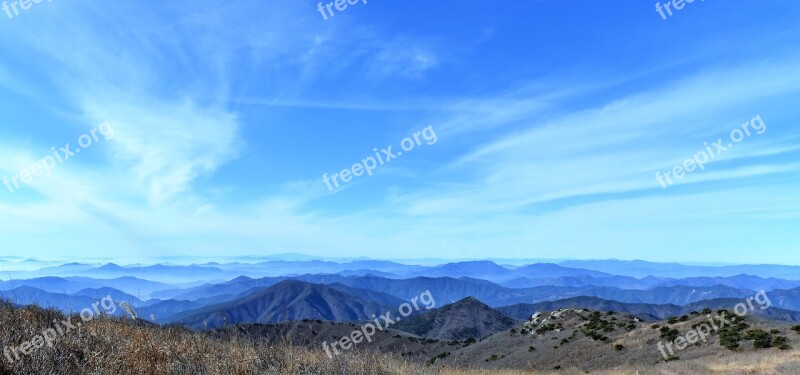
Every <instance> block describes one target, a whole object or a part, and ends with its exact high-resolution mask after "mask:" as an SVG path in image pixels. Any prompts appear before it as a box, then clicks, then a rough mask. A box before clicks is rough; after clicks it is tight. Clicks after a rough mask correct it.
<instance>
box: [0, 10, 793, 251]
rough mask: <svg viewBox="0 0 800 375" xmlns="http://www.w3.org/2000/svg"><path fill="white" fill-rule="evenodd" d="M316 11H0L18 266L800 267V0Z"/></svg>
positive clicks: (3, 120) (0, 138) (7, 187)
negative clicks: (663, 7)
mask: <svg viewBox="0 0 800 375" xmlns="http://www.w3.org/2000/svg"><path fill="white" fill-rule="evenodd" d="M9 5H11V3H9ZM16 6H17V7H18V6H19V5H18V4H17V5H16ZM324 6H325V4H324V3H323V4H322V8H323V9H322V11H320V10H319V9H318V3H317V2H313V1H305V0H301V1H297V0H293V1H288V0H287V1H284V0H267V1H236V2H232V1H205V0H204V1H188V0H186V1H170V2H147V3H145V2H141V1H130V0H120V1H114V2H109V3H105V2H104V3H102V4H101V3H100V2H96V1H77V0H75V1H73V0H71V1H62V0H54V1H42V2H40V3H38V4H33V5H32V6H30V7H29V9H27V10H25V9H17V10H18V14H15V13H14V10H13V9H14V8H13V7H10V8H9V11H7V12H6V11H0V40H2V48H0V113H1V114H2V116H0V177H3V183H4V185H3V186H0V238H2V239H3V243H2V245H0V247H2V250H1V251H0V254H2V255H4V256H21V257H36V258H41V259H80V258H92V257H106V258H112V259H117V258H118V259H150V258H158V257H169V256H182V257H189V258H191V257H198V259H199V258H201V257H202V258H208V257H212V258H213V257H215V256H220V257H221V256H226V257H231V256H233V257H236V256H254V255H270V254H279V253H290V252H291V253H302V254H308V255H312V256H319V257H370V258H378V259H412V258H427V257H437V258H459V259H462V258H474V259H483V258H545V259H547V258H558V259H565V258H572V259H606V258H619V259H644V260H651V261H683V262H725V263H780V264H800V259H798V256H797V251H798V250H799V249H800V230H798V229H800V194H798V192H800V174H798V171H800V158H799V156H800V142H798V141H799V140H800V124H799V123H798V119H799V118H800V107H799V106H797V103H798V98H800V52H798V50H797V47H796V46H797V45H798V43H800V24H798V23H797V19H798V13H799V12H800V3H797V2H796V1H790V0H773V1H769V2H760V1H737V0H734V1H724V2H723V1H719V0H709V1H703V2H694V3H691V4H686V5H685V7H684V8H683V9H681V10H673V15H672V16H669V15H668V14H666V15H665V17H662V16H661V15H660V13H658V11H657V10H656V7H655V4H654V3H653V2H647V1H636V2H597V1H583V0H571V1H555V0H552V1H547V0H540V1H510V0H503V1H498V2H485V1H482V2H478V1H465V2H456V1H442V2H424V1H404V2H396V1H385V0H369V1H367V2H363V1H361V2H356V3H355V4H353V5H348V7H347V8H345V9H344V10H338V9H337V8H336V7H335V5H334V7H333V8H331V11H332V12H333V14H334V15H331V13H330V12H328V11H327V10H325V9H324ZM323 13H324V16H323ZM736 129H740V130H736ZM745 129H746V131H747V133H746V134H745ZM732 132H733V133H735V134H734V137H736V138H737V140H738V141H739V142H736V143H735V144H734V142H732V141H731V138H730V136H731V134H732ZM415 134H416V137H417V140H415V139H414V137H415ZM748 134H749V135H748ZM406 138H408V139H407V140H406ZM719 139H721V140H722V143H719V142H718V140H719ZM715 143H718V144H719V145H720V146H721V147H723V148H725V149H726V151H724V152H722V151H717V150H721V149H717V148H716V147H717V146H714V144H715ZM67 144H69V147H68V148H67V149H62V148H64V147H65V146H66V145H67ZM729 144H730V147H729V146H728V145H729ZM403 145H405V146H407V148H408V149H407V150H406V149H403V148H401V147H402V146H403ZM83 146H86V147H83ZM388 146H392V147H393V149H392V150H387V151H389V153H391V154H393V155H394V156H395V157H393V158H391V159H390V160H388V161H385V162H384V165H380V163H378V165H376V166H375V167H374V168H369V169H370V173H371V175H368V174H366V173H365V171H366V169H367V168H364V166H366V165H368V164H370V163H371V162H370V160H369V159H368V158H373V160H375V159H377V158H378V156H376V155H379V156H380V157H381V158H383V157H384V155H386V157H387V158H389V156H388V154H384V153H383V151H382V150H384V149H387V147H388ZM77 150H80V152H77ZM398 151H400V152H402V155H399V156H397V154H398ZM717 152H719V155H716V153H717ZM701 153H705V154H706V156H707V157H708V161H707V162H704V163H703V167H702V169H701V168H699V166H698V165H697V162H695V163H694V164H692V163H689V164H686V165H685V168H686V169H685V170H684V171H688V170H689V169H692V171H688V172H684V171H681V170H679V171H678V172H675V171H674V170H673V168H674V167H675V166H679V165H681V166H684V162H685V161H686V160H687V159H693V158H695V157H696V158H697V161H705V160H704V159H703V156H702V155H699V154H701ZM709 153H711V154H714V157H709V155H710V154H709ZM67 156H69V159H66V157H67ZM358 163H360V164H361V167H353V166H354V165H355V164H358ZM692 167H694V168H692ZM345 169H349V170H350V171H349V172H345V173H344V174H343V173H342V171H343V170H345ZM359 172H360V173H359ZM666 173H669V174H668V175H666V176H665V174H666ZM334 174H336V175H337V178H338V180H330V178H331V177H332V176H333V175H334ZM354 174H355V176H354ZM678 175H680V176H681V178H678V177H677V176H678ZM325 176H327V178H328V179H329V180H327V182H326V180H325ZM657 176H660V177H657ZM666 177H669V178H670V179H669V180H667V179H666ZM343 178H344V179H345V180H349V182H342V179H343ZM659 178H660V181H661V182H659ZM334 181H335V182H334ZM669 182H672V183H671V184H670V183H669ZM337 184H338V186H337Z"/></svg>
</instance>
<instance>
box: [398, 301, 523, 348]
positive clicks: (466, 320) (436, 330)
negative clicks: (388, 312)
mask: <svg viewBox="0 0 800 375" xmlns="http://www.w3.org/2000/svg"><path fill="white" fill-rule="evenodd" d="M517 324H519V321H518V320H516V319H514V318H511V317H509V316H507V315H504V314H502V313H500V312H499V311H497V310H494V309H492V308H491V307H489V306H487V305H485V304H483V303H482V302H481V301H478V300H477V299H475V298H471V297H469V298H465V299H463V300H461V301H458V302H456V303H453V304H449V305H446V306H443V307H442V308H440V309H436V310H433V311H429V312H426V313H424V314H420V315H417V316H412V317H410V318H408V319H404V320H402V321H399V322H397V324H396V325H394V326H393V327H392V328H394V329H397V330H400V331H405V332H409V333H413V334H415V335H418V336H422V337H427V338H432V339H438V340H465V339H469V338H473V339H480V338H482V337H484V336H487V335H491V334H493V333H496V332H500V331H504V330H506V329H509V328H511V327H513V326H515V325H517Z"/></svg>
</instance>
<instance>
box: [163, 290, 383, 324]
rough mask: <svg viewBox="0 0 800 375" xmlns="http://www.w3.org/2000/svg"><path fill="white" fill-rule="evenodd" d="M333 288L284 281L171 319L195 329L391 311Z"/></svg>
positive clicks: (344, 318)
mask: <svg viewBox="0 0 800 375" xmlns="http://www.w3.org/2000/svg"><path fill="white" fill-rule="evenodd" d="M396 308H397V307H395V306H386V305H383V304H380V303H377V302H374V301H366V300H363V299H361V298H357V297H354V296H352V295H350V294H348V293H344V292H341V291H338V290H336V289H334V288H331V287H328V286H325V285H320V284H309V283H305V282H301V281H294V280H287V281H283V282H280V283H278V284H276V285H274V286H271V287H269V288H266V289H263V290H261V291H258V292H256V293H254V294H251V295H249V296H246V297H243V298H240V299H237V300H233V301H228V302H225V303H222V304H217V305H211V306H206V307H202V308H199V309H197V310H192V311H188V312H185V313H183V314H180V315H178V316H175V317H174V319H176V320H177V321H179V322H181V323H183V324H186V325H188V326H189V327H192V328H195V329H204V328H218V327H221V326H223V325H226V324H234V323H270V322H280V321H287V320H300V319H320V320H330V321H356V320H371V317H372V315H373V314H375V315H377V314H381V313H383V312H385V311H389V310H394V309H396Z"/></svg>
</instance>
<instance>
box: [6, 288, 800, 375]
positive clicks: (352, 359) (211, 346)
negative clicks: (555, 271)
mask: <svg viewBox="0 0 800 375" xmlns="http://www.w3.org/2000/svg"><path fill="white" fill-rule="evenodd" d="M580 314H581V315H583V316H586V317H588V318H589V321H588V322H589V323H592V321H593V320H594V324H593V325H592V327H594V328H593V329H595V328H599V327H600V325H603V324H604V323H600V322H599V321H600V320H603V321H608V322H610V321H613V320H612V318H616V319H617V320H616V321H615V322H618V323H625V325H626V328H625V329H614V330H613V331H612V332H608V333H607V334H608V337H609V340H608V341H609V342H607V343H606V342H604V341H605V340H599V341H595V340H593V339H590V338H587V337H584V336H585V335H584V334H583V333H582V332H581V333H576V332H575V331H573V330H570V329H568V328H567V327H572V326H576V327H580V326H582V325H585V323H586V322H587V321H586V320H583V319H581V318H580V317H578V313H576V314H573V315H572V316H571V317H570V316H569V314H568V313H562V314H561V315H560V316H559V318H557V319H551V320H547V321H545V320H544V319H542V320H538V321H537V320H532V321H529V322H527V323H526V324H527V328H535V327H538V328H541V327H549V328H547V329H544V330H540V333H539V334H536V335H531V334H530V332H528V333H526V334H525V335H523V334H521V332H520V329H521V328H526V327H525V326H518V328H515V329H517V332H516V333H514V334H512V333H511V331H510V330H509V331H504V332H500V333H497V334H495V335H492V336H490V337H488V338H485V339H484V340H482V341H478V342H475V341H474V340H473V341H466V342H446V341H436V342H433V341H430V340H427V343H423V342H421V341H420V340H419V339H413V337H405V336H404V337H402V338H401V337H395V336H401V334H394V333H392V336H391V337H390V336H389V334H386V335H383V336H384V337H382V338H381V340H380V341H379V342H375V343H374V344H376V345H372V346H367V347H364V348H362V349H367V350H371V351H370V352H364V351H354V352H347V353H344V354H342V355H340V356H336V357H334V358H333V359H332V360H331V359H329V358H328V357H327V356H326V355H325V353H324V351H322V350H321V349H318V346H317V345H315V340H313V339H311V340H307V341H306V342H304V343H301V345H305V346H304V347H300V346H292V345H289V344H287V342H291V341H292V335H291V334H288V333H291V332H292V331H293V330H298V329H305V330H308V331H310V329H309V327H310V326H307V325H306V326H304V325H303V323H302V322H295V323H282V325H279V326H280V327H284V328H283V329H281V330H280V332H275V331H273V332H272V333H273V334H276V333H278V334H280V335H281V336H283V337H284V339H283V340H273V341H272V342H269V341H263V340H260V339H259V338H258V336H259V335H258V334H254V332H253V331H252V330H253V329H256V328H257V327H258V325H254V326H250V328H247V326H230V327H228V328H227V329H225V331H224V334H220V333H222V332H219V331H217V332H195V331H190V330H188V329H185V328H180V327H159V326H155V325H152V324H149V323H143V322H141V321H132V320H120V319H117V318H105V317H101V318H98V319H95V320H92V321H88V322H83V323H82V324H81V325H78V324H77V323H78V322H80V318H79V317H77V316H76V317H72V318H71V320H72V323H73V324H75V325H76V327H75V328H74V329H71V330H68V331H67V332H64V334H63V335H60V336H59V337H57V338H56V339H55V340H53V341H52V347H50V346H48V345H43V347H41V348H39V349H35V350H34V351H33V353H32V354H30V355H27V356H24V357H23V358H21V359H19V360H16V361H9V359H11V357H6V356H4V357H3V358H2V362H0V374H115V375H116V374H123V375H124V374H148V375H149V374H153V375H155V374H159V375H160V374H274V375H279V374H280V375H283V374H287V375H289V374H292V375H295V374H298V375H303V374H308V375H311V374H342V375H345V374H348V375H349V374H355V375H359V374H364V375H367V374H376V375H382V374H386V375H394V374H397V375H400V374H403V375H406V374H423V375H424V374H431V375H481V374H487V375H488V374H501V375H502V374H505V375H516V374H548V375H552V374H585V373H587V371H586V369H585V368H583V367H582V364H581V363H579V362H580V361H582V360H583V358H585V356H587V355H589V356H597V357H599V358H600V359H599V360H596V361H595V362H597V363H602V364H603V366H598V369H597V370H596V371H595V370H592V371H591V373H597V374H631V375H633V374H690V373H691V374H734V375H736V374H797V373H800V352H798V351H796V350H793V349H788V350H779V349H763V350H754V349H753V348H752V345H751V344H748V343H745V342H742V348H741V349H740V350H737V351H730V350H727V349H724V348H721V349H720V348H716V350H713V349H714V348H713V347H712V345H709V346H708V348H707V349H708V350H695V348H692V350H695V351H693V352H692V353H693V354H692V353H689V352H688V350H689V349H687V354H688V355H686V356H685V359H680V360H674V361H669V362H665V361H660V360H658V359H657V358H655V356H654V353H650V354H647V355H644V356H642V357H643V358H642V359H641V360H639V359H637V358H636V356H638V355H639V354H637V351H638V352H640V353H644V352H647V351H652V350H653V349H652V345H650V344H651V343H649V342H648V341H649V340H650V339H649V338H652V337H650V336H653V333H651V332H650V331H652V332H659V330H655V329H653V328H652V327H651V326H645V325H644V324H640V323H638V322H635V321H633V324H635V325H637V327H636V328H634V329H633V330H631V331H627V329H628V328H627V326H628V325H629V324H630V323H631V321H632V320H631V319H630V318H628V317H626V316H622V315H618V314H612V315H607V314H605V313H600V312H586V311H584V312H581V313H580ZM551 317H552V315H551ZM593 317H595V318H596V319H595V318H593ZM66 319H68V318H66V317H64V316H63V315H62V314H60V313H58V312H54V311H48V310H43V309H41V308H38V307H27V308H24V309H19V308H15V307H12V306H11V305H8V304H5V303H3V304H0V346H3V347H4V348H5V347H7V346H10V347H15V346H16V347H19V346H20V345H22V344H23V343H24V342H25V341H30V340H32V339H33V338H34V337H36V336H37V335H40V334H41V333H42V332H43V331H44V330H47V329H49V328H51V327H53V326H54V324H55V323H54V322H61V321H63V320H66ZM556 320H560V321H559V322H555V321H556ZM559 323H561V325H562V327H563V328H564V329H563V330H561V329H560V328H556V329H559V330H560V331H556V330H555V329H552V330H551V329H550V328H555V327H556V326H557V325H558V324H559ZM691 323H692V321H691V320H689V321H685V322H679V323H676V324H673V325H672V326H673V327H676V328H680V329H685V328H687V327H684V326H686V325H690V324H691ZM315 324H316V325H315V326H313V327H312V328H317V329H318V330H320V332H319V336H317V337H323V336H324V337H326V338H327V337H330V338H331V339H335V337H338V336H339V335H342V334H345V333H347V332H349V331H350V330H352V329H353V327H354V325H352V324H334V323H330V322H315ZM320 324H322V325H326V326H330V327H332V328H324V329H326V331H322V329H323V328H321V327H320V326H319V325H320ZM549 324H552V327H551V326H550V325H549ZM270 326H271V325H265V326H264V327H270ZM534 326H535V327H534ZM756 326H760V325H759V324H758V323H753V324H752V327H756ZM538 328H537V329H538ZM620 328H621V327H620ZM765 328H767V327H766V326H765ZM582 329H584V330H585V329H586V327H583V328H582ZM776 329H779V330H780V331H781V332H780V334H782V335H790V334H792V335H794V336H792V338H793V341H800V340H796V339H797V335H796V334H795V333H794V332H788V331H787V329H786V327H783V326H779V327H778V328H776ZM248 331H250V332H248ZM237 332H243V333H242V334H237ZM534 332H535V331H534ZM644 332H647V333H644ZM306 335H307V336H306V337H307V338H311V337H314V335H313V334H310V332H309V333H306ZM562 336H564V338H567V339H568V341H569V342H562V341H559V339H561V340H563V339H562V338H561V337H562ZM590 336H591V334H590ZM273 337H274V336H273ZM570 337H572V338H570ZM392 339H398V340H401V339H402V340H408V341H409V342H412V343H416V344H418V346H417V350H419V351H418V352H417V353H418V354H423V353H425V355H424V356H422V355H412V356H408V357H402V353H400V350H399V349H400V348H399V347H398V346H397V344H398V342H399V341H395V342H394V343H393V342H392V341H391V340H392ZM280 341H282V342H280ZM532 342H535V344H533V345H531V343H532ZM643 342H644V343H647V344H648V345H644V344H643ZM616 344H624V345H625V348H623V349H621V350H617V349H616V348H615V347H616ZM522 345H524V347H523V346H522ZM534 345H535V346H536V348H537V349H535V350H532V351H529V349H530V346H534ZM547 345H549V346H559V347H560V348H561V351H555V350H558V349H553V351H550V350H549V349H548V348H547ZM520 347H523V348H524V350H519V349H520ZM701 349H702V348H701ZM381 351H384V352H383V353H381ZM579 351H580V352H579ZM584 351H585V352H584ZM436 352H440V353H439V354H436V355H433V354H432V353H436ZM447 353H450V354H447ZM491 353H497V354H496V355H493V354H491ZM501 353H506V354H501ZM532 353H547V355H546V356H542V355H534V354H532ZM581 353H583V354H581ZM626 353H627V354H626ZM681 356H682V357H684V354H683V353H682V354H681ZM554 363H560V364H561V365H560V366H561V367H560V368H556V366H559V365H555V366H553V367H551V368H545V366H551V365H553V364H554ZM600 367H602V368H600ZM509 368H510V369H509Z"/></svg>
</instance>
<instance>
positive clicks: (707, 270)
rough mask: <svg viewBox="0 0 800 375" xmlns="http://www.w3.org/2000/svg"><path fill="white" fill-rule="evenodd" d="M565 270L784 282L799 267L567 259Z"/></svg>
mask: <svg viewBox="0 0 800 375" xmlns="http://www.w3.org/2000/svg"><path fill="white" fill-rule="evenodd" d="M559 264H560V265H562V266H566V267H576V268H585V269H591V270H596V271H601V272H606V273H610V274H614V275H621V276H632V277H645V276H659V277H671V278H687V277H729V276H736V275H743V274H744V275H756V276H760V277H765V278H769V277H774V278H779V279H786V280H800V266H781V265H736V266H699V265H683V264H679V263H653V262H646V261H642V260H633V261H624V260H613V259H612V260H570V261H564V262H559Z"/></svg>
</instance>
